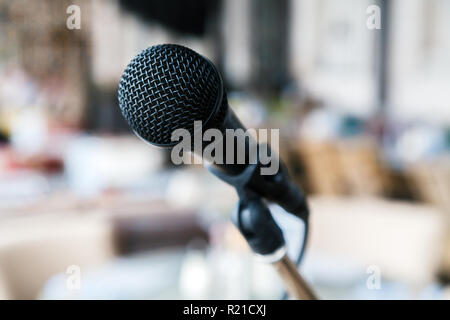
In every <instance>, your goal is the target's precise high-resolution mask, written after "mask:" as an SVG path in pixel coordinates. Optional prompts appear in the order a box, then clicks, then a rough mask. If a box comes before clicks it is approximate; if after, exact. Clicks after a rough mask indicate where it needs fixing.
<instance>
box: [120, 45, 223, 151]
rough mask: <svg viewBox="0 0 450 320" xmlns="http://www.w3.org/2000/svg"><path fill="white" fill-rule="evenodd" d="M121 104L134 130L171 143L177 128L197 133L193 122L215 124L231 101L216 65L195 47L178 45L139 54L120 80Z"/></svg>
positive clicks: (159, 142) (154, 140)
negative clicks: (194, 49)
mask: <svg viewBox="0 0 450 320" xmlns="http://www.w3.org/2000/svg"><path fill="white" fill-rule="evenodd" d="M118 95H119V106H120V109H121V111H122V114H123V116H124V117H125V119H126V120H127V122H128V124H129V125H130V126H131V128H132V129H133V130H134V131H135V132H136V133H137V134H138V135H139V136H140V137H142V138H143V139H145V140H146V141H148V142H150V143H152V144H155V145H158V146H173V145H175V144H176V143H177V142H173V141H172V140H171V136H172V132H173V131H174V130H176V129H180V128H183V129H186V130H188V131H189V132H190V133H191V134H193V132H194V121H202V124H203V127H209V128H211V127H212V128H217V127H220V125H221V124H222V122H223V121H224V118H225V115H226V111H227V108H228V104H227V101H226V95H225V91H224V89H223V83H222V79H221V77H220V74H219V73H218V71H217V70H216V68H215V67H214V65H213V64H212V63H211V62H210V61H209V60H208V59H206V58H204V57H203V56H201V55H200V54H198V53H196V52H195V51H193V50H191V49H188V48H186V47H183V46H179V45H174V44H163V45H157V46H153V47H150V48H147V49H145V50H144V51H142V52H141V53H139V54H138V55H137V56H136V57H135V58H134V59H133V60H132V61H131V62H130V64H129V65H128V66H127V68H126V69H125V71H124V73H123V75H122V79H121V80H120V84H119V91H118Z"/></svg>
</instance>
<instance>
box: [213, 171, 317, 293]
mask: <svg viewBox="0 0 450 320" xmlns="http://www.w3.org/2000/svg"><path fill="white" fill-rule="evenodd" d="M257 168H258V166H257V165H249V166H248V167H247V168H246V169H245V170H244V171H243V172H241V173H239V174H236V175H230V174H227V173H225V172H224V171H221V170H220V169H218V168H216V167H214V166H213V165H207V169H208V170H209V171H210V172H212V173H213V174H214V175H216V176H217V177H218V178H220V179H221V180H223V181H225V182H227V183H228V184H230V185H232V186H233V187H235V189H236V191H237V193H238V195H239V202H238V205H237V208H236V210H234V211H233V213H232V216H231V220H232V222H233V223H234V225H235V226H236V227H237V228H238V229H239V231H240V232H241V234H242V235H243V236H244V238H245V239H246V240H247V242H248V244H249V245H250V247H251V248H252V250H253V252H254V253H255V254H257V256H258V257H259V258H261V259H260V260H262V261H264V262H267V263H270V264H272V265H273V267H274V268H275V270H276V271H277V272H278V274H279V276H280V278H281V279H282V281H283V283H284V285H285V287H286V290H287V292H288V293H289V295H290V296H291V298H293V299H296V300H316V299H317V296H316V295H315V293H314V291H313V290H312V289H311V287H310V286H309V285H308V283H307V282H306V281H305V280H304V279H303V277H302V276H301V275H300V273H299V271H298V269H297V266H296V265H295V264H294V262H292V260H291V259H290V258H289V256H288V255H287V253H286V247H285V241H284V237H283V232H282V231H281V229H280V227H279V226H278V224H277V223H276V222H275V220H274V219H273V217H272V214H271V213H270V210H269V208H268V207H267V205H266V204H265V202H264V201H263V199H262V198H261V197H260V196H259V195H258V194H256V193H255V192H254V191H252V190H251V189H250V188H249V187H248V186H249V182H250V181H251V179H252V178H253V177H254V173H255V171H256V169H257ZM304 222H305V224H306V223H307V220H306V219H305V220H304ZM303 245H305V244H303Z"/></svg>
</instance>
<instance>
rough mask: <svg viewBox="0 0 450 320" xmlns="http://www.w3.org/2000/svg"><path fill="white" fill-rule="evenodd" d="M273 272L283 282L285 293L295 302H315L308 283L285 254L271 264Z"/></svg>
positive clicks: (314, 296)
mask: <svg viewBox="0 0 450 320" xmlns="http://www.w3.org/2000/svg"><path fill="white" fill-rule="evenodd" d="M272 265H273V266H274V268H275V270H277V272H278V274H279V276H280V277H281V279H282V280H283V282H284V285H285V287H286V290H287V292H288V293H289V295H290V296H291V297H292V298H293V299H295V300H317V296H316V294H315V293H314V292H313V290H312V289H311V287H310V286H309V285H308V283H307V282H306V281H305V280H304V279H303V277H302V276H301V275H300V272H298V270H297V266H296V265H295V264H294V263H293V262H292V260H291V259H290V258H289V257H288V256H287V255H286V254H285V255H284V256H283V257H282V258H281V259H280V260H278V261H276V262H273V263H272Z"/></svg>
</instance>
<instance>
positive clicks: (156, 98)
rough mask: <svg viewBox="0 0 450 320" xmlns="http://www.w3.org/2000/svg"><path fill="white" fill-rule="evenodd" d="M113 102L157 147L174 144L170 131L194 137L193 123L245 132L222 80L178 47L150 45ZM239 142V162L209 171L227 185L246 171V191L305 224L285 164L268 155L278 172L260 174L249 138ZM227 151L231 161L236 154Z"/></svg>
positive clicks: (303, 204) (304, 207)
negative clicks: (241, 144)
mask: <svg viewBox="0 0 450 320" xmlns="http://www.w3.org/2000/svg"><path fill="white" fill-rule="evenodd" d="M118 99H119V107H120V109H121V112H122V114H123V116H124V118H125V119H126V121H127V122H128V124H129V125H130V127H131V128H132V129H133V131H134V132H135V133H136V135H138V136H139V137H140V138H142V139H143V140H144V141H147V142H149V143H151V144H153V145H156V146H159V147H165V148H173V147H174V146H175V145H176V144H177V141H173V140H172V139H171V138H172V133H173V132H174V131H175V130H177V129H185V130H187V131H188V132H189V134H190V135H191V136H194V135H195V133H196V130H197V129H196V127H195V125H194V121H202V126H203V129H208V128H214V129H218V130H219V131H220V132H222V133H223V132H225V131H226V130H227V129H234V130H237V129H241V130H243V131H246V129H245V127H244V126H243V125H242V123H241V122H240V121H239V119H238V118H237V117H236V115H235V114H234V112H233V110H232V109H231V108H230V107H229V105H228V100H227V96H226V92H225V88H224V85H223V81H222V78H221V76H220V74H219V72H218V71H217V69H216V67H215V66H214V65H213V63H212V62H211V61H209V60H208V59H207V58H205V57H203V56H202V55H200V54H198V53H196V52H195V51H193V50H191V49H189V48H186V47H183V46H180V45H175V44H163V45H156V46H152V47H149V48H147V49H145V50H143V51H142V52H141V53H139V54H138V55H137V56H136V57H135V58H134V59H133V60H132V61H131V62H130V63H129V65H128V66H127V68H126V69H125V71H124V73H123V75H122V78H121V80H120V84H119V90H118ZM245 142H246V143H245V144H246V148H245V150H246V151H245V152H246V154H245V159H246V162H245V163H243V164H242V163H238V161H234V162H233V163H217V162H214V159H210V158H207V159H206V160H208V161H210V162H211V163H212V165H213V166H214V168H213V169H212V170H211V171H212V172H213V173H214V174H216V175H217V176H218V177H219V178H221V179H222V180H225V181H226V182H228V183H233V182H232V180H233V177H236V176H239V175H241V174H243V173H244V172H245V171H246V170H249V175H251V176H250V177H249V179H248V181H247V182H248V183H246V187H247V188H249V189H250V190H251V191H252V192H254V193H256V194H257V195H260V196H262V197H264V198H266V199H267V200H269V201H272V202H276V203H277V204H279V205H280V206H281V207H283V208H284V209H285V210H286V211H288V212H290V213H292V214H294V215H296V216H298V217H300V218H302V219H303V220H306V219H307V216H308V207H307V204H306V199H305V197H304V195H303V193H302V192H301V191H300V189H299V188H298V187H297V186H296V185H295V184H294V183H293V182H292V181H291V179H290V178H289V175H288V172H287V169H286V167H285V165H284V164H283V163H282V162H281V161H280V159H279V158H276V155H274V154H272V153H271V154H270V157H271V161H279V170H278V171H277V172H276V173H275V174H273V175H262V174H261V173H260V170H255V168H258V169H261V168H263V167H264V166H265V165H264V164H262V163H261V161H260V159H259V158H258V161H257V163H256V164H254V165H252V164H250V163H248V159H249V158H250V154H249V151H248V150H249V149H250V147H249V145H250V144H251V143H255V142H254V141H253V139H252V138H251V137H249V136H247V137H246V141H245ZM205 145H206V144H202V146H201V149H200V150H195V148H194V152H196V153H197V154H199V155H200V156H204V154H203V152H202V151H203V150H204V148H205ZM223 145H224V148H223V154H224V155H225V153H226V150H225V149H226V148H225V144H223ZM234 146H236V143H234ZM233 151H235V152H234V158H236V157H237V152H236V151H237V150H236V149H234V150H233ZM249 167H252V168H253V169H252V170H250V169H249Z"/></svg>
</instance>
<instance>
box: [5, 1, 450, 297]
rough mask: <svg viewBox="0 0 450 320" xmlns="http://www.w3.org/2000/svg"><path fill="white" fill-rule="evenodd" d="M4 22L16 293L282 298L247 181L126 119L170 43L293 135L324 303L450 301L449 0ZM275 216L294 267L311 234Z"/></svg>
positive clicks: (25, 17) (109, 7)
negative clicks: (123, 86)
mask: <svg viewBox="0 0 450 320" xmlns="http://www.w3.org/2000/svg"><path fill="white" fill-rule="evenodd" d="M374 6H375V7H374ZM378 18H379V19H380V20H379V22H380V24H381V25H380V27H381V28H376V26H377V21H378V20H377V19H378ZM374 19H375V20H374ZM373 26H375V28H373ZM0 30H1V32H0V298H2V299H18V298H25V299H37V298H39V299H135V298H138V299H185V298H186V299H197V298H205V299H209V298H215V299H249V298H254V299H262V298H264V299H279V298H280V297H281V296H282V294H283V287H282V284H281V282H280V280H279V279H278V277H277V275H276V274H275V272H274V271H273V270H272V269H271V267H270V266H267V265H264V264H261V263H260V262H258V260H257V259H255V257H254V256H253V255H252V254H251V252H250V250H249V248H248V247H247V244H246V243H245V241H244V240H243V238H242V237H241V236H240V234H239V233H238V232H237V231H236V230H235V228H234V227H233V225H232V224H231V223H230V222H229V216H230V212H231V210H233V208H234V205H235V204H236V201H237V196H236V195H235V193H234V190H233V189H232V188H231V187H229V186H227V185H225V184H224V183H223V182H221V181H219V180H218V179H217V178H215V177H213V176H211V175H210V174H209V173H208V172H207V171H206V170H205V169H204V168H202V167H201V166H193V165H190V166H185V167H180V166H174V165H172V164H171V162H170V157H169V154H168V152H167V151H164V150H161V149H158V148H155V147H152V146H149V145H147V144H144V143H142V141H140V140H139V139H138V138H136V137H135V136H134V135H132V134H131V132H130V130H129V128H128V126H127V125H126V123H125V122H124V120H123V119H122V116H121V114H120V110H119V108H118V102H117V87H118V82H119V80H120V77H121V74H122V72H123V70H124V68H125V67H126V65H127V64H128V62H129V61H130V60H131V58H133V57H134V56H135V55H136V54H137V53H139V52H140V51H141V50H143V49H145V48H147V47H149V46H151V45H154V44H160V43H178V44H182V45H186V46H188V47H191V48H193V49H194V50H196V51H197V52H199V53H201V54H203V55H205V56H207V57H209V58H210V59H211V60H212V61H213V62H214V63H215V64H216V66H217V67H218V68H219V70H220V71H221V73H222V75H223V77H224V80H225V83H226V87H227V90H228V94H229V102H230V105H231V106H232V107H233V109H234V110H235V111H236V113H237V114H238V116H239V117H240V118H241V120H242V121H243V123H244V124H245V125H246V126H247V127H248V128H253V127H256V128H258V127H259V128H280V129H281V130H280V134H281V141H280V154H281V156H282V158H283V159H284V160H285V162H286V163H287V165H288V167H289V171H290V173H291V175H292V176H293V178H294V179H295V181H296V182H298V184H299V185H300V186H302V188H303V189H304V190H305V192H306V193H307V195H308V197H309V203H310V206H311V237H310V242H309V246H308V251H307V254H306V256H305V258H304V261H303V262H302V265H301V268H300V269H301V272H302V274H303V275H304V276H305V277H306V278H307V279H308V280H309V281H310V283H311V284H312V285H313V287H314V288H315V290H316V291H317V293H318V295H319V296H320V297H321V298H323V299H449V298H450V285H449V279H450V199H449V195H450V161H449V159H450V60H449V59H448V57H449V56H450V1H449V0H391V1H375V0H341V1H333V0H222V1H220V0H196V1H183V0H149V1H145V2H144V1H137V0H120V1H118V0H96V1H87V0H74V1H66V0H63V1H61V0H41V1H32V0H14V1H12V0H0ZM272 211H273V214H274V215H275V217H276V219H277V221H278V222H279V223H280V225H281V226H282V227H283V230H284V232H285V236H286V239H287V242H288V250H289V253H290V254H291V255H292V257H295V255H296V254H297V252H298V249H299V247H300V243H299V242H300V239H301V233H302V225H301V223H300V222H298V221H296V220H295V219H293V218H292V217H290V216H289V215H287V214H286V213H284V212H282V210H281V209H280V208H278V207H276V206H273V207H272Z"/></svg>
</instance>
